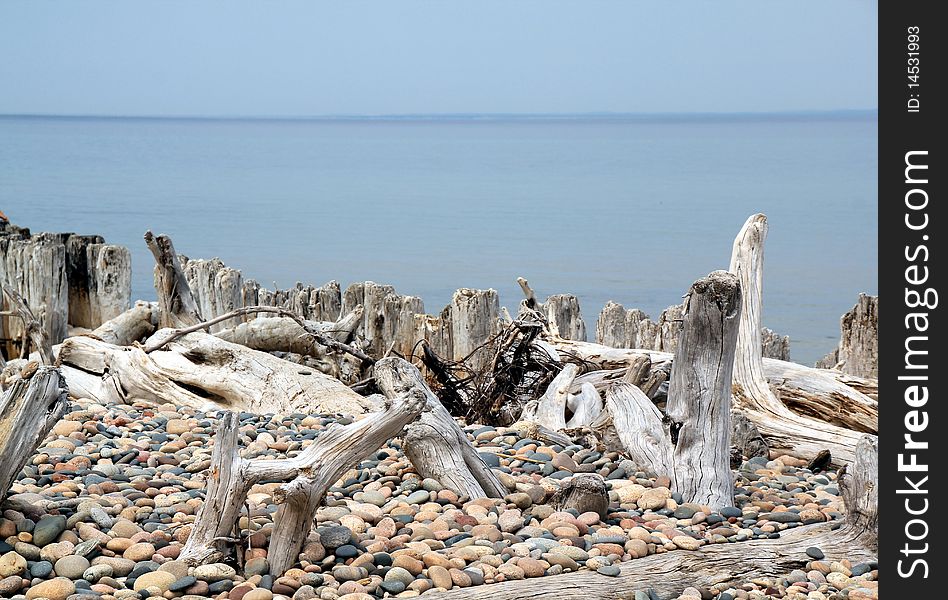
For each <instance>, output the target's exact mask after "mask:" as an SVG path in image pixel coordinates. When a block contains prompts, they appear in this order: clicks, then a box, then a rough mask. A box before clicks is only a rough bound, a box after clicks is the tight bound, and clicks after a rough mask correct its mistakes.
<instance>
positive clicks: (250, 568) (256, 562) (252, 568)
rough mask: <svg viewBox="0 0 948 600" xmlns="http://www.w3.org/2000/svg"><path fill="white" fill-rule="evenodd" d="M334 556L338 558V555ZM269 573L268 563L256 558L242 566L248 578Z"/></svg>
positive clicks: (263, 559)
mask: <svg viewBox="0 0 948 600" xmlns="http://www.w3.org/2000/svg"><path fill="white" fill-rule="evenodd" d="M336 556H339V555H338V553H337V554H336ZM269 572H270V563H269V562H267V559H265V558H263V557H260V556H258V557H257V558H251V559H250V560H248V561H247V564H246V565H244V573H245V574H246V575H247V576H248V577H253V576H254V575H266V574H267V573H269Z"/></svg>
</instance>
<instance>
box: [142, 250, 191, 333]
mask: <svg viewBox="0 0 948 600" xmlns="http://www.w3.org/2000/svg"><path fill="white" fill-rule="evenodd" d="M145 244H147V245H148V249H149V250H151V254H152V256H154V257H155V292H157V293H158V307H159V325H160V326H161V327H178V328H180V327H188V326H190V325H196V324H198V323H200V322H201V321H203V320H204V319H203V318H202V317H201V311H200V309H199V308H198V305H197V302H195V300H194V296H193V295H192V294H191V286H189V285H188V279H187V277H185V276H184V271H183V270H182V267H181V262H180V261H179V259H178V254H177V253H176V252H175V249H174V244H172V243H171V238H169V237H168V236H166V235H159V236H157V237H156V236H155V235H154V234H152V232H150V231H146V232H145Z"/></svg>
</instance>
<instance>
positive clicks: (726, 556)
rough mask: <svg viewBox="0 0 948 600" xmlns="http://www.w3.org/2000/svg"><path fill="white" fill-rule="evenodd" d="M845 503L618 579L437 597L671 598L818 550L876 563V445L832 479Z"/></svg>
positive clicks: (624, 571) (767, 575)
mask: <svg viewBox="0 0 948 600" xmlns="http://www.w3.org/2000/svg"><path fill="white" fill-rule="evenodd" d="M839 481H840V488H841V491H842V494H843V498H844V500H845V502H846V506H847V511H848V512H847V515H846V520H845V522H844V523H843V525H842V527H840V528H839V529H836V527H838V523H820V524H817V525H807V526H803V527H796V528H794V529H788V530H786V531H783V532H781V534H780V538H778V539H766V540H761V539H755V540H751V541H747V542H739V543H733V544H711V545H706V546H702V547H701V548H699V549H698V550H696V551H685V550H675V551H672V552H666V553H664V554H652V555H649V556H646V557H644V558H638V559H635V560H631V561H628V562H625V563H621V564H620V565H619V569H620V573H619V576H618V577H603V576H602V575H599V574H598V573H595V572H591V571H578V572H575V573H567V574H564V575H556V576H553V577H541V578H538V579H526V580H521V581H510V582H504V583H498V584H491V585H485V586H476V587H469V588H455V589H453V590H451V591H448V592H443V593H441V594H440V595H439V596H438V598H439V599H440V598H443V599H444V600H521V599H523V598H556V599H557V600H590V599H591V598H631V597H632V596H633V595H634V594H635V593H636V592H647V591H648V590H654V591H655V593H657V594H658V596H659V597H660V598H675V597H677V596H678V594H680V593H681V592H682V590H683V589H684V588H686V587H689V586H692V587H696V588H707V589H710V590H714V591H723V590H726V589H728V588H730V587H739V586H740V585H741V584H743V583H746V582H747V581H752V580H754V579H758V578H761V579H775V578H778V577H784V576H786V575H787V574H789V573H790V572H791V571H793V570H794V569H803V568H805V566H806V564H807V563H808V562H810V561H811V560H812V559H811V558H810V557H809V556H807V554H806V550H807V548H809V547H811V546H816V547H818V548H820V549H821V550H822V551H823V553H824V554H825V555H826V560H828V561H840V560H843V559H848V560H850V561H851V562H852V563H854V564H856V563H861V562H876V561H877V560H878V515H879V513H878V489H879V486H878V448H877V445H876V439H875V438H872V437H870V436H866V438H864V439H863V440H862V441H860V442H859V445H858V446H857V449H856V456H855V461H854V463H853V464H852V465H851V466H850V467H849V468H848V471H847V472H846V473H844V474H842V475H841V476H840V480H839Z"/></svg>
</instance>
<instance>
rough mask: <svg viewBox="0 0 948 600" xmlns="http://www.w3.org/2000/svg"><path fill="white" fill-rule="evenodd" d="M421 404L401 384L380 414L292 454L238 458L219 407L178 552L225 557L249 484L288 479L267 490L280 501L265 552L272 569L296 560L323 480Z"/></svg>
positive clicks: (230, 424)
mask: <svg viewBox="0 0 948 600" xmlns="http://www.w3.org/2000/svg"><path fill="white" fill-rule="evenodd" d="M424 405H425V396H424V393H423V392H422V391H420V390H418V389H417V388H415V389H409V390H406V392H405V393H404V394H402V395H400V396H398V397H397V398H395V399H394V400H393V401H392V403H391V406H389V407H388V408H387V409H386V410H385V411H384V412H379V413H375V414H372V415H369V416H367V417H365V418H364V419H362V420H361V421H358V422H356V423H353V424H351V425H347V426H345V427H343V426H335V427H331V428H330V429H328V430H326V431H324V432H323V433H322V434H321V435H320V436H319V437H318V438H317V439H316V441H315V442H314V443H313V444H312V445H310V446H308V447H307V448H306V449H304V450H303V451H302V452H300V453H299V454H298V455H297V456H295V457H293V458H288V459H283V460H246V459H242V458H241V457H240V454H239V448H238V426H239V421H238V420H237V415H236V414H234V413H232V412H228V413H225V415H224V417H223V419H222V422H221V425H220V428H219V429H218V432H217V435H216V438H215V444H214V450H213V452H212V457H211V476H210V479H209V480H208V487H207V492H206V496H205V497H206V499H205V501H204V504H203V505H202V507H201V509H200V510H199V512H198V514H197V517H196V519H195V521H194V525H193V527H192V529H191V535H190V536H189V537H188V541H187V543H186V544H185V546H184V548H183V549H182V551H181V555H180V557H179V558H180V559H181V560H184V561H187V562H188V563H190V564H205V563H213V562H218V561H220V560H222V559H223V558H224V557H226V556H227V554H228V546H229V545H230V543H231V540H233V539H234V535H233V532H234V528H235V526H236V523H237V521H238V517H239V516H240V512H241V510H242V509H243V507H244V503H245V501H246V498H247V495H248V494H249V492H250V489H251V487H253V486H254V485H255V484H256V483H259V482H261V481H265V480H266V481H272V480H282V481H287V482H288V483H285V484H284V485H282V486H281V487H280V488H278V490H277V491H275V492H274V493H273V500H274V501H275V502H277V503H279V504H280V505H281V506H280V508H279V510H278V511H277V514H276V515H275V518H274V527H273V533H272V534H271V536H270V546H269V549H268V551H267V560H268V562H269V563H270V573H271V574H274V575H280V574H282V573H283V572H284V571H286V569H288V568H289V567H291V566H292V565H293V564H294V563H296V561H297V558H298V556H299V552H300V548H301V547H302V545H303V542H304V541H305V540H306V536H307V535H308V533H309V531H310V529H311V528H312V525H313V522H314V518H315V514H316V509H317V508H318V506H319V503H320V502H321V501H322V499H323V496H325V494H326V490H328V489H329V486H331V485H332V484H333V483H335V482H336V481H337V480H338V479H339V478H340V477H341V476H342V475H343V474H344V473H345V472H346V471H347V470H349V469H351V468H352V467H353V466H354V465H355V464H357V463H358V462H359V461H360V460H362V459H364V458H365V457H366V456H368V455H369V454H371V453H372V452H374V451H375V450H377V449H378V448H379V447H381V446H382V445H384V444H385V443H386V442H387V441H388V440H389V439H391V438H393V437H395V436H396V435H398V433H399V432H400V431H401V429H402V428H403V427H404V426H405V425H406V424H408V423H409V422H410V421H412V420H413V419H414V418H415V416H416V415H417V414H418V413H419V412H420V411H421V410H422V408H423V407H424Z"/></svg>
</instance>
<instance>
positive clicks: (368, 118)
mask: <svg viewBox="0 0 948 600" xmlns="http://www.w3.org/2000/svg"><path fill="white" fill-rule="evenodd" d="M878 114H879V112H878V110H877V109H847V110H813V111H773V112H733V113H731V112H721V113H716V112H700V113H606V112H589V113H537V114H530V113H436V114H424V113H420V114H381V115H295V116H293V115H290V116H276V115H270V116H268V115H219V116H215V115H84V114H67V115H60V114H28V113H25V114H17V113H10V114H0V119H9V120H27V119H36V120H63V121H70V120H73V121H97V120H108V121H263V122H273V121H277V122H279V121H287V122H293V121H313V122H428V121H431V122H438V123H445V122H551V121H554V122H568V121H584V122H588V121H601V122H644V123H647V122H654V123H662V122H667V123H674V122H693V121H712V122H727V121H741V122H748V121H814V120H865V119H875V118H878Z"/></svg>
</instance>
